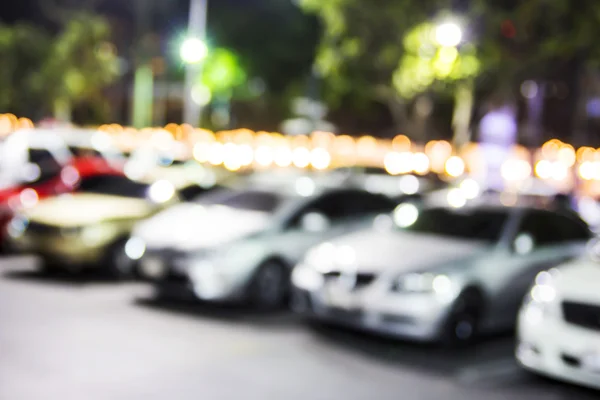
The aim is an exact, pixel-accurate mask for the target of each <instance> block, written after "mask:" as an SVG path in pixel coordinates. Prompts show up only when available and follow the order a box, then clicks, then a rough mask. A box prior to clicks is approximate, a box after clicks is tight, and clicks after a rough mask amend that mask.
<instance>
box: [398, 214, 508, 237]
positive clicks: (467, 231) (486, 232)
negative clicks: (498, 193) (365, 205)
mask: <svg viewBox="0 0 600 400" xmlns="http://www.w3.org/2000/svg"><path fill="white" fill-rule="evenodd" d="M400 207H402V206H400ZM400 207H399V208H398V209H396V211H395V214H394V220H395V221H396V226H397V227H398V229H400V230H402V231H407V232H415V233H425V234H432V235H439V236H445V237H451V238H456V239H468V240H480V241H485V242H490V243H492V242H496V241H498V240H499V239H500V236H501V235H502V231H503V228H504V226H505V224H506V221H507V219H508V211H507V210H503V209H498V210H484V209H476V210H451V209H447V208H430V209H424V210H420V211H418V213H417V212H414V211H413V212H410V210H409V212H406V213H404V214H403V210H402V209H401V208H400ZM406 207H411V206H410V205H407V206H406ZM413 221H414V222H413Z"/></svg>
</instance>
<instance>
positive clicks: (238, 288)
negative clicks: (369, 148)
mask: <svg viewBox="0 0 600 400" xmlns="http://www.w3.org/2000/svg"><path fill="white" fill-rule="evenodd" d="M298 179H300V180H301V182H304V181H302V179H303V178H302V177H300V178H298ZM304 183H305V184H308V181H306V182H304ZM312 184H313V185H314V182H313V183H312ZM301 186H302V185H301ZM297 189H298V187H297V185H295V184H292V185H284V186H280V185H259V184H257V183H256V181H252V180H249V181H248V183H247V184H246V186H245V187H242V188H237V189H235V188H234V189H229V190H225V191H218V192H215V193H213V194H211V195H208V196H206V197H203V198H201V201H199V202H197V203H196V204H192V203H188V204H181V205H177V206H174V207H171V208H170V209H168V210H166V211H164V212H162V213H160V214H158V215H156V216H155V217H153V218H151V219H149V220H147V221H143V222H141V223H140V224H138V225H137V226H136V228H135V229H134V231H133V235H132V239H131V241H130V242H129V250H130V252H129V254H130V255H131V257H132V258H134V259H141V261H140V270H141V274H142V275H143V276H145V277H146V278H148V279H150V280H152V281H153V282H155V284H156V286H157V288H158V289H159V291H162V292H171V293H173V294H176V293H174V292H177V293H178V294H181V293H188V294H190V295H191V296H193V297H195V298H198V299H201V300H210V301H240V302H249V303H251V304H254V305H256V306H258V307H261V308H274V307H277V306H280V305H282V304H283V303H284V302H285V300H286V298H287V296H288V291H289V274H290V270H291V267H292V266H293V265H294V264H295V263H297V262H298V261H299V260H300V259H301V258H302V256H303V254H304V252H305V251H306V250H307V249H308V248H309V247H311V246H313V245H315V244H316V243H319V242H321V241H323V240H328V239H331V238H334V237H336V236H338V235H340V234H343V233H345V232H348V231H350V230H353V229H357V228H359V227H361V226H364V225H365V224H369V223H371V221H372V219H373V217H374V216H375V215H378V214H379V213H386V212H389V211H390V210H391V209H393V207H394V205H395V203H394V202H392V201H391V200H390V199H388V198H387V197H385V196H382V195H375V194H370V193H367V192H364V191H361V190H356V189H324V188H322V187H315V186H310V190H307V188H300V189H301V190H300V191H298V190H297Z"/></svg>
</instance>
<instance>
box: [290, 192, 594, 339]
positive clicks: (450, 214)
mask: <svg viewBox="0 0 600 400" xmlns="http://www.w3.org/2000/svg"><path fill="white" fill-rule="evenodd" d="M392 219H393V224H392V223H389V224H388V225H387V226H386V225H385V224H377V225H374V226H373V227H370V228H366V229H363V230H360V231H357V232H355V233H351V234H348V235H345V236H342V237H339V238H337V239H336V240H333V241H326V242H324V243H322V244H320V245H319V246H316V247H314V248H313V249H311V250H310V251H309V252H308V253H307V255H306V257H305V258H304V260H303V261H302V262H301V263H299V265H298V266H296V268H295V269H294V272H293V275H292V282H293V284H294V287H295V290H294V301H293V305H294V309H295V310H296V311H298V312H301V313H304V314H306V315H308V316H309V317H312V318H316V319H317V320H321V321H328V322H332V323H338V324H343V325H349V326H354V327H359V328H363V329H367V330H370V331H375V332H379V333H382V334H385V335H392V336H398V337H406V338H412V339H416V340H421V341H437V340H442V341H445V342H447V343H449V344H457V345H459V344H462V343H469V342H470V341H472V340H473V339H474V338H475V337H476V336H477V334H479V333H482V332H496V331H501V330H504V329H508V328H510V327H512V326H514V324H515V320H516V315H517V312H518V309H519V306H520V302H521V299H522V298H523V296H524V295H525V293H526V292H527V289H528V286H529V282H531V280H532V279H533V277H535V275H536V274H537V273H538V272H540V271H542V270H545V269H547V268H549V267H552V266H554V265H557V264H560V263H561V262H564V261H565V260H568V259H571V258H574V257H577V256H578V255H580V254H581V251H583V249H584V247H585V243H586V241H587V240H588V239H589V238H590V235H591V233H590V231H589V229H588V227H587V225H586V224H585V223H584V222H583V221H582V220H581V219H579V218H578V217H577V216H576V215H574V214H560V213H556V212H553V211H550V210H545V209H538V208H533V207H525V206H522V207H521V206H520V207H504V206H499V205H492V204H480V205H473V206H465V207H462V208H460V209H456V208H452V207H430V206H426V207H424V208H421V209H419V208H418V207H417V206H415V205H414V204H411V203H405V204H401V205H400V206H398V208H397V209H396V210H395V211H394V213H393V216H392Z"/></svg>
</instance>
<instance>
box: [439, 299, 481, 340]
mask: <svg viewBox="0 0 600 400" xmlns="http://www.w3.org/2000/svg"><path fill="white" fill-rule="evenodd" d="M481 304H482V299H481V296H480V295H479V294H477V293H476V292H466V293H463V294H462V295H461V296H460V297H459V298H458V299H457V300H456V302H455V303H454V306H453V307H452V311H451V312H450V315H449V316H448V318H447V320H446V323H445V324H444V329H443V332H442V334H443V337H442V342H443V344H444V345H446V346H447V347H465V346H469V345H471V344H473V342H474V341H475V339H476V338H477V334H478V332H479V322H480V320H481V314H482V312H481Z"/></svg>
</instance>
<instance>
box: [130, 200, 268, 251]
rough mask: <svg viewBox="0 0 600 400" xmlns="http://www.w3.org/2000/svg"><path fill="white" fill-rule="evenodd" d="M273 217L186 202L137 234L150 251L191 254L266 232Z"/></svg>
mask: <svg viewBox="0 0 600 400" xmlns="http://www.w3.org/2000/svg"><path fill="white" fill-rule="evenodd" d="M271 218H272V216H271V215H270V214H268V213H264V212H260V211H248V210H239V209H235V208H230V207H225V206H219V205H211V206H204V205H200V204H193V203H184V204H179V205H176V206H173V207H171V208H169V209H167V210H165V211H163V212H161V213H159V214H157V215H155V216H154V217H152V218H150V219H148V220H146V221H143V222H140V223H139V224H138V225H137V227H136V228H135V229H134V235H135V236H137V237H140V238H141V239H143V240H144V241H145V242H146V246H148V247H149V248H173V249H178V250H184V251H190V250H195V249H201V248H211V247H216V246H219V245H221V244H225V243H229V242H231V241H234V240H236V239H239V238H242V237H245V236H248V235H251V234H253V233H256V232H259V231H261V230H264V229H265V228H267V226H268V225H269V223H270V221H271Z"/></svg>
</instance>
